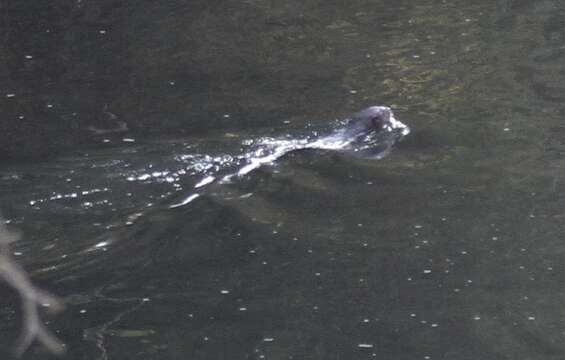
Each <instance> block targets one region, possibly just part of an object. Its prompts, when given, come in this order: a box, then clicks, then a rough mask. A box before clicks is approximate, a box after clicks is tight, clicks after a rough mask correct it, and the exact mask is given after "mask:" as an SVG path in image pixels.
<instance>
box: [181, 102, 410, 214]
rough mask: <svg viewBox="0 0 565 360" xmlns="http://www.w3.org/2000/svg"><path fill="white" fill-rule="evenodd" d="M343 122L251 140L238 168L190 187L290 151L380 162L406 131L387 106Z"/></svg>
mask: <svg viewBox="0 0 565 360" xmlns="http://www.w3.org/2000/svg"><path fill="white" fill-rule="evenodd" d="M343 123H344V124H343V126H341V127H339V128H337V129H336V130H334V131H333V132H331V133H330V134H329V135H326V136H316V137H315V138H310V137H308V138H302V139H291V140H288V139H272V138H263V139H259V140H257V141H254V144H256V145H257V148H255V149H254V150H253V151H250V152H247V153H244V154H243V155H240V156H238V159H239V160H240V163H239V164H240V165H239V169H237V170H236V171H234V172H231V173H228V174H226V175H223V176H221V177H220V178H219V179H218V178H217V175H218V173H216V174H214V175H208V176H205V177H204V178H202V179H201V180H200V181H199V182H198V183H196V184H195V185H194V188H195V189H199V188H202V187H205V186H207V185H209V184H211V183H216V182H218V183H220V184H222V183H229V182H231V181H232V180H233V179H234V178H236V177H241V176H244V175H246V174H248V173H250V172H251V171H253V170H255V169H257V168H259V167H261V166H263V165H265V164H272V163H274V162H275V161H276V160H277V159H279V158H281V157H282V156H284V155H286V154H288V153H290V152H294V151H299V150H306V149H322V150H341V151H345V152H349V153H353V154H355V155H360V156H362V157H366V158H376V159H380V158H382V157H384V156H386V155H387V154H388V153H389V152H390V151H391V149H392V147H393V145H394V144H395V143H396V142H397V141H398V140H400V139H401V138H402V137H404V136H405V135H408V133H409V132H410V129H409V128H408V126H406V125H405V124H403V123H402V122H400V121H398V120H396V119H395V117H394V114H393V113H392V110H391V109H390V107H388V106H371V107H368V108H366V109H364V110H361V111H359V112H356V113H354V114H352V115H351V116H350V117H348V118H347V119H346V120H345V121H344V122H343ZM224 174H225V172H224ZM199 196H200V194H199V193H198V192H196V193H192V194H191V195H190V196H188V197H186V198H185V199H184V200H183V201H181V202H178V203H175V204H173V205H170V207H171V208H176V207H179V206H183V205H186V204H188V203H189V202H192V200H194V199H196V198H198V197H199Z"/></svg>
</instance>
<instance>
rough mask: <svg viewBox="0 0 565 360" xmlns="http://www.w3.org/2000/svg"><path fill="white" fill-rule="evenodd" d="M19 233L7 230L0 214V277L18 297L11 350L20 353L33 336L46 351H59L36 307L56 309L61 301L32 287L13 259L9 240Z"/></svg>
mask: <svg viewBox="0 0 565 360" xmlns="http://www.w3.org/2000/svg"><path fill="white" fill-rule="evenodd" d="M19 237H20V236H19V234H17V233H15V232H11V231H8V229H7V228H6V225H5V222H4V220H3V218H2V217H1V216H0V277H1V278H3V279H4V281H6V282H7V283H8V284H10V286H12V287H13V288H14V289H15V290H16V291H17V293H18V294H19V295H20V297H21V299H22V313H23V328H22V333H21V335H20V338H19V340H18V343H17V346H16V348H15V351H14V352H15V355H16V356H18V357H19V356H21V355H22V354H23V353H24V352H25V351H26V350H27V349H28V348H29V346H30V345H31V344H32V342H33V341H34V340H37V341H38V342H39V343H40V344H41V345H43V346H45V348H46V349H47V350H49V351H50V352H52V353H54V354H61V353H62V352H63V351H64V345H63V344H62V343H61V342H60V341H59V339H57V337H55V335H53V334H52V333H51V332H50V331H49V330H48V329H47V328H46V327H45V325H44V324H43V322H42V321H41V319H40V317H39V312H38V310H37V308H38V307H39V306H45V307H49V308H50V309H51V310H53V311H57V310H60V309H61V308H62V304H61V302H60V301H59V300H58V299H56V298H55V297H53V296H52V295H51V294H49V293H47V292H45V291H43V290H41V289H38V288H37V287H35V286H34V285H33V284H32V283H31V280H30V279H29V277H28V275H27V273H26V272H25V270H24V269H23V268H22V267H21V266H20V265H18V264H17V263H16V261H15V260H14V259H13V257H12V255H11V253H10V243H12V242H14V241H16V240H18V239H19Z"/></svg>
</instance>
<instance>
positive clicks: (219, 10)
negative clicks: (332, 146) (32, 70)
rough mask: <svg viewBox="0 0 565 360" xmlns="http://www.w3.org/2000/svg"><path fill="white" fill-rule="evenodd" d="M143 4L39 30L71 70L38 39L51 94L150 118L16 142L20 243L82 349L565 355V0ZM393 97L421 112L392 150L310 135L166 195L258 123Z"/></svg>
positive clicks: (267, 130) (399, 359) (229, 355)
mask: <svg viewBox="0 0 565 360" xmlns="http://www.w3.org/2000/svg"><path fill="white" fill-rule="evenodd" d="M124 4H125V5H124ZM124 4H122V5H120V7H116V6H113V5H112V4H110V3H109V2H108V3H106V2H104V3H101V4H99V5H93V4H92V3H90V2H79V3H76V4H73V5H72V6H76V7H77V9H78V10H76V11H79V12H81V13H86V14H90V15H88V16H86V15H85V18H89V16H90V18H91V21H90V22H85V23H84V24H82V25H81V24H77V23H73V24H74V25H73V26H76V28H72V27H71V30H72V29H74V30H73V32H71V35H67V36H78V35H77V34H82V36H84V37H85V39H87V40H88V41H86V43H85V45H84V47H83V48H81V49H67V48H66V47H65V44H66V43H65V42H64V41H62V42H59V43H56V44H59V45H58V46H59V47H55V48H52V49H50V48H46V49H44V48H40V50H41V51H38V53H44V54H46V55H45V56H48V57H49V56H51V55H50V54H52V52H51V51H59V52H60V53H61V54H62V55H61V56H62V60H60V62H58V63H57V64H59V65H61V64H62V65H65V66H66V70H65V71H63V70H61V69H59V68H56V67H55V65H54V64H53V63H51V62H46V63H44V64H40V65H41V66H44V67H47V69H48V70H49V71H45V72H46V73H48V75H49V76H47V75H45V76H47V77H48V78H49V79H51V80H49V79H46V78H43V77H34V78H30V79H28V80H29V81H30V84H31V85H30V88H31V87H33V86H32V85H33V84H34V82H37V83H42V84H43V83H45V87H43V88H34V90H33V91H35V92H33V91H31V90H30V91H31V95H29V96H31V98H33V96H35V95H37V97H36V99H39V100H37V101H39V102H41V101H45V104H43V103H40V104H39V105H38V106H43V105H46V104H47V102H50V101H51V100H52V99H53V98H54V99H55V100H56V101H53V103H54V104H55V106H54V110H53V111H58V112H59V114H65V112H69V113H70V112H75V111H76V112H78V114H79V115H81V114H84V113H88V111H89V110H88V109H90V108H98V109H102V108H103V107H104V105H107V109H108V111H112V113H115V114H117V115H118V116H119V117H120V118H121V119H123V120H125V121H126V122H128V124H129V125H130V127H131V128H132V129H133V130H134V131H133V132H132V133H130V134H127V135H125V136H126V137H127V138H132V139H134V140H135V141H134V142H132V141H125V142H124V141H123V140H122V137H121V136H108V137H104V136H102V137H100V138H96V139H95V142H99V143H100V144H99V145H97V146H92V147H88V148H84V147H83V148H80V147H77V148H76V149H75V150H73V151H72V152H68V153H66V154H63V155H61V156H59V157H57V158H54V159H51V160H46V161H41V162H35V163H10V164H4V165H2V166H1V167H0V209H1V210H2V212H3V215H4V217H5V218H6V219H7V220H8V221H9V222H10V224H11V225H13V226H14V227H16V228H18V229H20V230H21V231H22V232H23V233H24V238H23V239H22V240H21V241H19V242H18V243H17V244H15V245H14V252H15V254H16V257H17V258H18V259H19V260H20V261H21V263H22V264H24V265H25V266H26V268H27V269H28V270H29V271H30V272H31V274H32V275H33V279H34V280H35V281H36V283H37V284H39V285H40V286H41V287H43V288H46V289H49V290H51V291H52V292H53V293H55V294H58V295H59V296H60V297H62V298H63V299H64V300H65V301H66V309H65V311H64V312H62V313H61V314H59V315H57V316H50V317H47V318H46V320H49V324H48V326H49V328H50V329H52V330H53V331H55V332H56V333H57V334H58V336H59V337H60V338H61V339H62V340H63V341H64V342H65V343H66V344H67V347H68V352H67V354H66V355H65V356H66V358H68V359H120V360H122V359H383V360H388V359H395V360H404V359H406V360H408V359H410V360H412V359H451V360H467V359H536V360H537V359H544V360H545V359H562V358H563V357H564V356H565V345H563V344H564V340H565V287H564V284H565V265H564V264H565V245H564V244H565V243H564V241H565V240H564V237H563V233H564V230H565V223H564V219H565V211H564V209H565V208H564V206H565V199H564V198H563V197H562V195H561V191H562V190H564V189H565V182H564V181H563V179H562V178H563V177H564V176H565V173H564V172H563V170H562V169H561V168H562V163H563V160H562V159H561V157H562V156H563V154H564V152H565V142H564V141H563V140H561V137H562V136H563V135H564V134H565V125H564V124H563V120H564V118H563V117H564V116H565V110H564V104H565V86H564V85H563V84H565V71H564V67H563V63H564V57H565V51H564V49H565V5H563V4H561V3H560V2H559V1H550V0H547V1H529V2H526V1H519V0H516V1H512V0H500V1H474V2H468V1H431V0H430V1H410V2H409V1H368V0H365V1H362V0H356V1H347V2H346V1H329V2H328V1H306V2H299V1H284V2H280V1H279V2H271V1H264V0H253V1H245V2H239V1H206V2H203V1H202V2H201V1H192V2H184V1H174V2H138V3H135V4H134V3H131V2H125V3H124ZM89 6H90V7H91V8H88V7H89ZM85 7H86V8H85ZM24 10H25V9H24ZM22 11H23V10H22ZM16 14H17V13H16ZM38 14H41V13H40V12H39V13H38ZM22 16H23V15H22ZM38 16H39V15H38ZM52 16H54V15H52ZM55 18H56V19H58V18H57V17H55ZM62 24H63V25H65V24H66V23H65V22H63V23H62ZM49 25H50V24H45V27H49ZM51 25H53V27H54V28H57V26H62V25H61V23H57V24H51ZM56 25H57V26H56ZM37 26H38V31H39V28H40V25H37ZM42 26H43V25H42ZM77 29H79V30H80V31H79V30H77ZM38 34H39V32H38ZM57 34H59V33H57ZM95 34H96V35H95ZM99 35H100V36H106V38H104V37H102V38H101V39H100V38H97V37H96V40H92V39H94V38H95V36H99ZM37 36H39V35H37ZM57 36H63V35H60V34H59V35H57ZM89 39H90V40H89ZM34 41H35V42H34ZM65 41H67V40H65ZM39 44H40V39H39V38H35V37H32V38H31V40H30V42H29V44H27V43H26V45H25V46H28V48H29V49H30V51H31V50H33V49H34V45H35V46H37V47H39V46H40V45H39ZM50 44H51V46H54V45H53V43H50ZM89 44H91V45H92V44H94V45H96V44H98V45H97V46H89ZM23 48H24V45H22V48H21V49H19V50H18V51H20V52H22V54H23V50H22V49H23ZM62 50H66V51H68V53H65V52H64V51H62ZM14 51H16V50H14ZM65 54H66V55H65ZM73 54H80V56H79V57H78V58H73V56H74V55H73ZM77 56H78V55H77ZM97 56H98V57H97ZM36 58H39V59H38V61H40V58H41V56H37V57H36ZM93 58H95V59H97V60H96V61H94V60H92V59H93ZM50 59H53V57H50ZM77 64H78V65H77ZM81 64H82V65H84V68H83V67H80V66H79V65H81ZM38 66H39V65H38ZM57 69H59V70H57ZM69 69H70V70H69ZM71 70H72V71H71ZM14 76H16V75H14ZM15 79H16V80H18V79H17V77H16V78H15ZM77 79H79V80H77ZM20 80H21V79H20ZM24 80H25V79H24ZM48 81H51V83H49V84H50V85H49V86H47V82H48ZM77 81H78V82H77ZM22 86H24V85H22ZM5 91H6V92H7V93H8V92H9V90H5ZM70 93H72V94H74V95H71V94H70ZM34 94H35V95H34ZM46 97H47V98H46ZM9 99H11V98H7V99H6V100H7V101H8V100H9ZM372 104H389V105H391V106H393V108H394V109H395V113H396V115H397V117H398V118H399V119H402V120H403V121H404V122H406V123H407V124H409V125H410V127H411V128H412V133H411V134H410V135H409V136H408V137H407V138H406V139H405V140H404V141H403V142H401V143H400V144H398V146H397V148H396V149H395V150H394V151H393V152H392V153H391V154H390V155H389V156H388V157H386V158H384V159H382V160H366V159H360V158H355V157H352V156H349V155H347V154H342V153H340V152H332V151H320V150H318V151H316V150H312V151H305V152H301V153H294V154H289V155H287V156H285V157H283V158H281V159H279V160H278V162H277V164H276V165H274V166H271V167H263V168H261V169H259V170H257V171H255V172H252V173H250V174H248V175H247V176H245V177H244V178H242V179H240V180H238V181H235V182H232V183H230V184H224V185H220V184H217V185H215V186H213V187H211V188H210V190H209V191H207V192H206V194H204V195H203V196H201V197H200V198H198V199H196V200H194V201H193V202H191V203H190V204H187V205H186V206H183V207H179V208H176V209H168V208H167V206H168V205H170V204H172V203H175V202H178V201H179V200H182V199H183V198H184V197H185V196H186V195H187V194H188V193H189V192H190V189H191V188H192V187H193V186H194V185H195V184H196V183H197V182H198V181H200V180H201V177H202V174H204V173H206V172H207V171H212V172H213V171H215V170H216V168H215V166H216V167H221V166H222V162H226V163H230V161H231V158H230V156H236V155H237V154H240V153H241V151H242V149H244V148H245V145H242V144H245V143H246V142H245V140H252V139H257V138H259V137H261V136H273V137H285V136H288V137H289V138H294V137H299V136H303V135H305V134H310V133H311V131H312V129H329V128H331V127H332V126H333V125H332V124H334V119H336V118H342V117H344V116H346V115H347V114H349V113H351V112H353V111H356V110H358V109H360V108H363V107H365V106H367V105H372ZM57 106H59V107H57ZM77 109H78V110H77ZM14 111H16V110H14ZM81 111H82V113H81ZM61 116H62V115H61ZM77 121H78V120H77ZM77 124H78V125H77V126H82V125H81V123H80V121H78V123H77ZM84 124H85V125H86V123H84ZM150 132H155V134H154V135H150V134H149V133H150ZM106 138H107V139H108V140H109V142H106V143H104V142H103V141H104V139H106ZM214 159H216V160H214ZM207 166H210V167H209V168H206V167H207ZM562 173H563V174H562ZM2 292H3V293H5V294H6V296H3V297H2V298H3V300H2V305H1V308H0V309H1V311H0V316H1V318H2V321H0V323H1V328H0V329H1V330H0V332H1V335H2V336H0V339H1V340H0V344H1V351H2V354H4V355H2V356H3V357H6V356H8V355H7V354H8V353H9V351H10V349H11V348H12V346H13V344H14V342H15V338H16V336H17V333H18V329H19V328H18V324H19V313H18V311H19V310H18V303H17V299H16V298H14V297H11V296H7V295H8V294H11V293H10V292H9V291H8V289H7V288H6V289H3V290H2ZM24 358H26V359H48V358H50V356H49V355H47V354H46V353H44V352H43V351H42V350H41V349H37V348H34V349H32V350H31V351H29V352H28V353H27V354H26V355H25V356H24Z"/></svg>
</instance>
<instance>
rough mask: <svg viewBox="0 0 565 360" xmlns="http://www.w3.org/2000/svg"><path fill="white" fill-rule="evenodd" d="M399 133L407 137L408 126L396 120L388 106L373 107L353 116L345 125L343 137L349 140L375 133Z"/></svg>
mask: <svg viewBox="0 0 565 360" xmlns="http://www.w3.org/2000/svg"><path fill="white" fill-rule="evenodd" d="M383 130H384V131H387V132H393V131H399V132H400V133H401V135H407V134H408V132H409V129H408V127H407V126H406V125H404V124H403V123H401V122H400V121H398V120H396V119H395V118H394V115H393V113H392V110H391V109H390V108H389V107H388V106H371V107H368V108H366V109H363V110H361V111H359V112H356V113H355V114H353V115H351V116H350V117H349V119H348V120H347V123H346V125H345V131H344V133H343V135H344V136H345V137H346V138H347V137H349V138H357V137H359V136H365V135H368V134H369V133H371V132H373V131H375V132H380V131H383Z"/></svg>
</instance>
